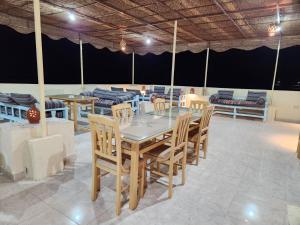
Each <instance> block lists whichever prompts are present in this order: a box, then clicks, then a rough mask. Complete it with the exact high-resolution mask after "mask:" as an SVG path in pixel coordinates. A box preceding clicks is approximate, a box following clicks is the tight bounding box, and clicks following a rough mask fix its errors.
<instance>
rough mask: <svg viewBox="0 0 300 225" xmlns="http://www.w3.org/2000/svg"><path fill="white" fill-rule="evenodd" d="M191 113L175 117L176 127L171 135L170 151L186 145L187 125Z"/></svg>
mask: <svg viewBox="0 0 300 225" xmlns="http://www.w3.org/2000/svg"><path fill="white" fill-rule="evenodd" d="M191 118H192V113H185V114H183V115H180V116H177V118H176V126H175V129H174V130H173V134H172V141H171V145H172V149H174V150H177V149H181V148H182V147H184V146H185V145H186V144H187V140H188V131H189V125H190V122H191Z"/></svg>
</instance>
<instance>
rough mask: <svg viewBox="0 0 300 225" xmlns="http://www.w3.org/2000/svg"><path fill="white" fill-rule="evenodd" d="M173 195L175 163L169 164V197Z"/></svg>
mask: <svg viewBox="0 0 300 225" xmlns="http://www.w3.org/2000/svg"><path fill="white" fill-rule="evenodd" d="M172 196H173V163H172V164H170V165H169V187H168V198H172Z"/></svg>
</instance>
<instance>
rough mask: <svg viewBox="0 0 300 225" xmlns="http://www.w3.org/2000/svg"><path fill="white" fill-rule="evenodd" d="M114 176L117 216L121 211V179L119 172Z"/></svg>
mask: <svg viewBox="0 0 300 225" xmlns="http://www.w3.org/2000/svg"><path fill="white" fill-rule="evenodd" d="M116 178H117V182H116V215H117V216H118V215H120V213H121V194H122V193H121V190H122V180H121V175H120V174H117V176H116Z"/></svg>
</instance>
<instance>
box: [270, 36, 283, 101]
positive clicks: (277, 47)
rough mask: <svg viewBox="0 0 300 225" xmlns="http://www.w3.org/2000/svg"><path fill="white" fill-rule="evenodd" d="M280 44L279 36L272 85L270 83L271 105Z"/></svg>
mask: <svg viewBox="0 0 300 225" xmlns="http://www.w3.org/2000/svg"><path fill="white" fill-rule="evenodd" d="M280 44H281V36H280V37H279V41H278V46H277V55H276V62H275V68H274V76H273V83H272V92H271V99H270V100H271V102H270V104H271V105H273V95H274V87H275V82H276V75H277V66H278V59H279V52H280Z"/></svg>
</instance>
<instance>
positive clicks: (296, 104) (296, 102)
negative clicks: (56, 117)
mask: <svg viewBox="0 0 300 225" xmlns="http://www.w3.org/2000/svg"><path fill="white" fill-rule="evenodd" d="M97 86H98V87H101V88H105V89H109V88H110V87H111V86H114V87H123V88H132V89H141V88H142V86H143V85H131V84H129V85H128V84H115V85H114V84H112V85H105V84H103V85H96V84H94V85H93V84H89V85H85V90H93V89H94V88H95V87H97ZM146 86H148V87H150V88H152V86H153V85H146ZM160 86H161V85H160ZM180 88H181V89H182V90H183V92H184V93H189V91H190V89H191V88H192V87H180ZM168 89H169V86H166V91H167V90H168ZM194 89H195V92H196V94H199V95H202V91H203V88H199V87H194ZM219 89H225V88H207V94H208V95H211V94H214V93H217V91H218V90H219ZM45 90H46V95H53V94H79V93H80V92H81V87H80V85H46V86H45ZM229 90H232V89H229ZM257 91H265V90H257ZM0 92H4V93H11V92H18V93H30V94H32V95H33V96H35V97H36V98H37V99H38V85H37V84H0ZM247 92H248V89H234V95H235V96H238V97H246V96H247ZM267 93H268V96H270V94H271V91H267ZM273 106H274V107H276V117H275V119H276V120H280V121H289V122H297V123H300V91H274V97H273Z"/></svg>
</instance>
